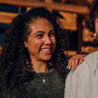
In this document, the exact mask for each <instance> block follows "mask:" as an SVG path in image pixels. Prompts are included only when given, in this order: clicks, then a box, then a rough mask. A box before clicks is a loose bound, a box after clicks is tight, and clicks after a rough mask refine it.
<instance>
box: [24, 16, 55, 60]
mask: <svg viewBox="0 0 98 98" xmlns="http://www.w3.org/2000/svg"><path fill="white" fill-rule="evenodd" d="M30 30H31V33H30V34H29V35H28V37H27V41H25V42H24V44H25V47H26V48H27V49H28V51H29V54H30V58H31V60H33V61H34V60H35V61H48V60H50V59H51V57H52V54H53V53H54V51H55V47H56V37H55V31H54V28H53V26H52V24H51V23H50V22H49V21H48V20H47V19H45V18H37V19H36V20H34V22H33V23H30Z"/></svg>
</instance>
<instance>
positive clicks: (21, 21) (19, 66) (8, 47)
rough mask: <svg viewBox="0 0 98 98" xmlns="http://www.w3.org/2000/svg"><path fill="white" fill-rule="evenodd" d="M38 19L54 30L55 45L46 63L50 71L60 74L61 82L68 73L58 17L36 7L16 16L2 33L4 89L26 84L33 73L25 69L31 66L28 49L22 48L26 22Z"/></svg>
mask: <svg viewBox="0 0 98 98" xmlns="http://www.w3.org/2000/svg"><path fill="white" fill-rule="evenodd" d="M38 17H42V18H45V19H47V20H48V21H49V22H50V23H51V24H52V25H53V27H54V30H55V32H56V40H57V45H56V50H55V52H54V53H53V56H52V58H51V60H50V61H49V62H51V63H52V64H53V65H52V68H55V69H56V70H57V71H58V72H59V74H60V75H61V78H62V80H64V81H65V78H66V75H67V73H68V70H67V69H66V66H67V61H68V59H67V58H68V56H67V54H66V55H65V54H64V50H65V49H66V50H67V49H68V47H67V46H68V36H67V34H66V33H64V30H63V29H61V28H60V26H59V20H58V18H57V17H56V16H55V15H54V14H53V13H51V12H49V11H48V10H46V9H45V8H43V7H40V8H33V9H31V10H30V11H28V12H25V13H22V14H20V15H18V16H16V17H15V18H14V19H13V21H12V23H11V24H10V25H9V28H8V30H7V31H6V32H5V35H4V41H3V50H2V54H1V56H2V58H1V64H2V65H3V70H4V75H5V83H4V84H5V88H13V87H14V86H15V85H18V84H19V83H23V82H25V81H29V80H30V79H31V77H32V75H33V74H34V72H30V69H31V67H30V66H29V67H28V65H31V66H33V65H32V64H31V59H30V56H29V53H28V50H27V49H26V48H25V46H24V41H26V40H27V36H28V35H29V34H30V26H29V25H30V23H32V22H33V20H34V19H37V18H38ZM65 37H66V38H65ZM27 62H28V63H27ZM48 67H49V66H48Z"/></svg>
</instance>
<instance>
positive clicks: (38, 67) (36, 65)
mask: <svg viewBox="0 0 98 98" xmlns="http://www.w3.org/2000/svg"><path fill="white" fill-rule="evenodd" d="M31 64H32V65H33V70H34V71H35V72H37V73H44V72H48V68H47V62H42V61H36V62H33V61H32V62H31Z"/></svg>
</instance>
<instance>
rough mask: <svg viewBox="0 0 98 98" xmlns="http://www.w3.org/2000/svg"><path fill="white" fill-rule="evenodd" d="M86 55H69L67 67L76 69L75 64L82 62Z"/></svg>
mask: <svg viewBox="0 0 98 98" xmlns="http://www.w3.org/2000/svg"><path fill="white" fill-rule="evenodd" d="M86 55H87V54H77V55H74V56H73V57H71V58H70V59H69V62H68V66H67V68H68V69H71V70H72V71H74V70H75V69H76V67H77V65H78V64H81V63H82V62H83V60H84V57H85V56H86Z"/></svg>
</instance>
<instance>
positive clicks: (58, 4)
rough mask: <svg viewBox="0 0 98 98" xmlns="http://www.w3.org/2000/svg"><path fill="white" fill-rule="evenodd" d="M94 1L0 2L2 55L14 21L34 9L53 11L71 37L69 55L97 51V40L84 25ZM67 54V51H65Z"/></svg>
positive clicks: (20, 0)
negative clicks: (21, 14) (4, 36)
mask: <svg viewBox="0 0 98 98" xmlns="http://www.w3.org/2000/svg"><path fill="white" fill-rule="evenodd" d="M92 1H94V0H0V53H1V51H2V40H3V34H4V32H5V30H6V29H7V27H8V25H9V23H10V22H11V21H12V19H13V18H14V17H15V16H16V15H18V14H19V13H23V12H25V11H28V10H29V9H31V8H32V7H45V8H47V9H48V10H50V11H53V12H54V13H55V14H56V15H57V16H58V17H59V19H60V21H61V23H62V24H63V27H62V28H64V30H66V32H67V33H68V35H69V42H70V46H69V49H68V53H69V55H71V56H72V55H75V54H77V53H80V52H88V53H90V52H93V51H96V50H98V49H97V42H96V40H95V39H94V38H93V37H91V36H92V32H90V31H89V30H88V29H87V28H86V27H85V23H84V18H85V16H86V15H87V13H88V5H89V4H90V3H91V2H92ZM65 52H66V51H65Z"/></svg>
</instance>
